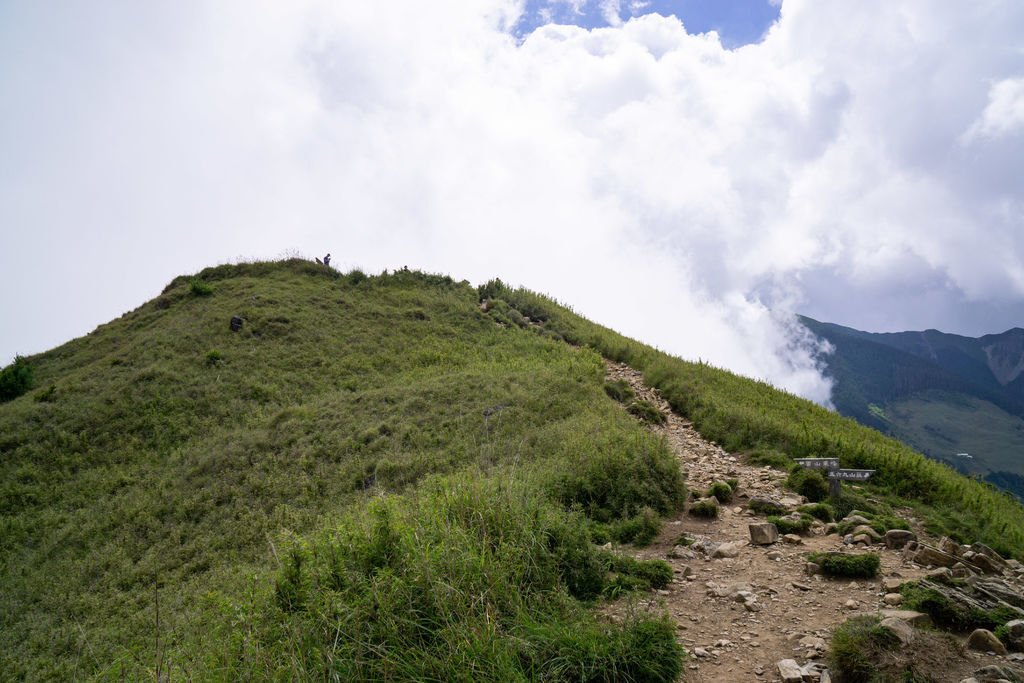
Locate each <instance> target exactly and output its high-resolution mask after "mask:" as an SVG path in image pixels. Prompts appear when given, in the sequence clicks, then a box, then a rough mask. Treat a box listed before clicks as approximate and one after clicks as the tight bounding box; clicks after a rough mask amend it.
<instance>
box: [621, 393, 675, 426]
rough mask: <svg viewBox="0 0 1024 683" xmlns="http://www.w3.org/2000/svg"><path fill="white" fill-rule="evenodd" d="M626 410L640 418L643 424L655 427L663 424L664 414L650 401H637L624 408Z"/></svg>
mask: <svg viewBox="0 0 1024 683" xmlns="http://www.w3.org/2000/svg"><path fill="white" fill-rule="evenodd" d="M626 410H628V411H629V412H630V414H631V415H634V416H636V417H638V418H640V419H641V420H643V421H644V422H648V423H650V424H656V425H660V424H665V419H666V418H665V413H663V412H661V410H660V409H659V408H658V407H657V406H656V405H654V404H653V403H651V402H650V401H645V400H644V399H638V400H636V401H633V402H632V403H630V404H629V405H628V406H627V407H626Z"/></svg>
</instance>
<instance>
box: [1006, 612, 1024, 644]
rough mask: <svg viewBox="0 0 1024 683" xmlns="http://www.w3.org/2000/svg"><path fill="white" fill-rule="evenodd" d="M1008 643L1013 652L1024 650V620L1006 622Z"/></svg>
mask: <svg viewBox="0 0 1024 683" xmlns="http://www.w3.org/2000/svg"><path fill="white" fill-rule="evenodd" d="M1006 641H1007V643H1008V644H1009V646H1010V648H1011V649H1013V650H1024V619H1014V620H1013V621H1008V622H1006Z"/></svg>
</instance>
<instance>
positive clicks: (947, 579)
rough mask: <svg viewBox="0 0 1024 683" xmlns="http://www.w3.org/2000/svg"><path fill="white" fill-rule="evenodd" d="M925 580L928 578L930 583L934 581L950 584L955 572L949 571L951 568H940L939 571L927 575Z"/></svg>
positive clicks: (935, 570) (932, 571)
mask: <svg viewBox="0 0 1024 683" xmlns="http://www.w3.org/2000/svg"><path fill="white" fill-rule="evenodd" d="M925 578H927V579H928V580H929V581H934V582H936V583H947V584H948V583H951V582H952V580H953V572H952V571H951V570H950V569H949V567H939V568H938V569H933V570H931V571H930V572H928V573H927V574H925Z"/></svg>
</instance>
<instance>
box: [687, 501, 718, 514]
mask: <svg viewBox="0 0 1024 683" xmlns="http://www.w3.org/2000/svg"><path fill="white" fill-rule="evenodd" d="M687 512H689V513H690V514H691V515H693V516H694V517H704V518H707V519H713V518H715V517H718V499H717V498H704V499H702V500H698V501H694V502H693V503H690V508H689V510H687Z"/></svg>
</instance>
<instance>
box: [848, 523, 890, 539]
mask: <svg viewBox="0 0 1024 683" xmlns="http://www.w3.org/2000/svg"><path fill="white" fill-rule="evenodd" d="M850 533H851V534H853V537H854V539H856V538H857V537H858V536H860V535H864V536H870V537H871V540H872V541H881V540H882V534H880V533H878V532H877V531H875V530H874V529H873V528H871V527H870V526H869V525H867V524H860V525H858V526H856V527H854V529H853V531H851V532H850Z"/></svg>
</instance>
